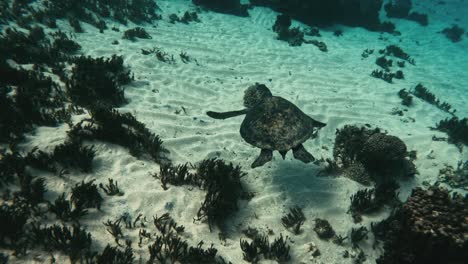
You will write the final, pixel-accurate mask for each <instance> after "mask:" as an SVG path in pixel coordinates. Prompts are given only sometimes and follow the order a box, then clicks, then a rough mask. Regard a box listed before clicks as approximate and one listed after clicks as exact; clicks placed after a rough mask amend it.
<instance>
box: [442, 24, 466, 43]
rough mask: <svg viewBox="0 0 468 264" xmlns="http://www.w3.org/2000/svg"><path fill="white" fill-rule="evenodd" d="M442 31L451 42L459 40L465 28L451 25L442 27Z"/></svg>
mask: <svg viewBox="0 0 468 264" xmlns="http://www.w3.org/2000/svg"><path fill="white" fill-rule="evenodd" d="M442 33H443V34H444V35H445V36H446V37H447V38H448V39H450V40H451V41H452V42H459V41H460V40H461V38H462V36H463V33H465V29H463V28H461V27H459V26H458V25H453V26H452V27H450V28H449V27H447V28H444V29H443V30H442Z"/></svg>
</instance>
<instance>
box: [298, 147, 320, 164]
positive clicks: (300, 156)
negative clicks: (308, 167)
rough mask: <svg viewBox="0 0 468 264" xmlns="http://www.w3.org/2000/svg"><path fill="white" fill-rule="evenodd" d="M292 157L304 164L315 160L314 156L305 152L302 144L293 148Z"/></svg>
mask: <svg viewBox="0 0 468 264" xmlns="http://www.w3.org/2000/svg"><path fill="white" fill-rule="evenodd" d="M293 155H294V158H295V159H297V160H300V161H302V162H304V163H309V162H312V161H314V160H315V158H314V156H312V154H310V153H309V152H307V150H306V149H305V148H304V146H303V145H302V144H300V145H299V146H297V147H295V148H293Z"/></svg>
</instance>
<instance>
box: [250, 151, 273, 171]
mask: <svg viewBox="0 0 468 264" xmlns="http://www.w3.org/2000/svg"><path fill="white" fill-rule="evenodd" d="M272 158H273V151H271V150H270V149H262V152H260V156H258V157H257V159H256V160H255V161H254V162H253V163H252V166H251V167H252V169H253V168H256V167H260V166H263V165H264V164H265V163H267V162H269V161H270V160H271V159H272Z"/></svg>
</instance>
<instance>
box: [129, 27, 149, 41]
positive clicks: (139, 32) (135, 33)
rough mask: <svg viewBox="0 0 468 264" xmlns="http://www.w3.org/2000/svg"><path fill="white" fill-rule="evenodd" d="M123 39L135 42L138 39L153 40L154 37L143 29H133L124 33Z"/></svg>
mask: <svg viewBox="0 0 468 264" xmlns="http://www.w3.org/2000/svg"><path fill="white" fill-rule="evenodd" d="M122 38H123V39H128V40H131V41H135V40H136V39H137V38H140V39H151V38H152V37H151V36H150V34H148V32H146V30H145V29H144V28H142V27H136V28H131V29H128V30H125V31H124V35H123V37H122Z"/></svg>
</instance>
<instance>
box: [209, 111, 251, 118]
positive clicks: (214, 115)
mask: <svg viewBox="0 0 468 264" xmlns="http://www.w3.org/2000/svg"><path fill="white" fill-rule="evenodd" d="M246 113H247V109H244V110H238V111H229V112H213V111H208V112H206V114H207V115H208V116H209V117H211V118H214V119H226V118H230V117H234V116H240V115H245V114H246Z"/></svg>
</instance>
